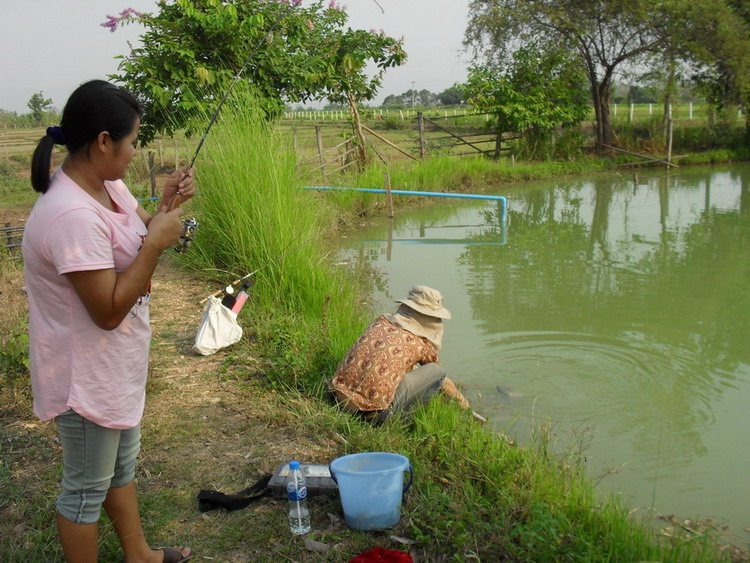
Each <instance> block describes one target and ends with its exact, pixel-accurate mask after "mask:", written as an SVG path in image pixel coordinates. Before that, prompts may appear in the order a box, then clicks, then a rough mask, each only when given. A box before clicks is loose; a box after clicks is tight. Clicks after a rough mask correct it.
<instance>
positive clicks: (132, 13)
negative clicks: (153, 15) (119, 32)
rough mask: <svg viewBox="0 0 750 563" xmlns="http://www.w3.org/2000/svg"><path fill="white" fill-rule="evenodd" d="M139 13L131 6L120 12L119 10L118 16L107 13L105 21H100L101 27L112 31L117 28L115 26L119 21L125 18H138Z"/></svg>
mask: <svg viewBox="0 0 750 563" xmlns="http://www.w3.org/2000/svg"><path fill="white" fill-rule="evenodd" d="M141 15H142V14H141V13H140V12H139V11H137V10H134V9H133V8H125V9H124V10H123V11H122V12H120V14H119V16H110V15H109V14H107V21H105V22H104V23H100V24H99V25H101V26H102V27H106V28H107V29H109V31H110V32H111V33H114V32H115V30H116V29H117V26H118V25H119V24H120V22H121V21H122V20H124V19H126V18H130V17H133V18H140V17H141Z"/></svg>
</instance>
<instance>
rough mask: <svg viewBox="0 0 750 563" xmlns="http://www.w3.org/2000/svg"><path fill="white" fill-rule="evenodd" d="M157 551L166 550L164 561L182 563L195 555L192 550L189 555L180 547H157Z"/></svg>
mask: <svg viewBox="0 0 750 563" xmlns="http://www.w3.org/2000/svg"><path fill="white" fill-rule="evenodd" d="M183 549H190V548H183ZM156 551H163V552H164V563H180V562H181V561H187V560H188V559H190V558H191V557H192V556H193V553H192V552H190V553H189V554H188V555H183V554H182V552H181V551H180V550H179V549H175V548H173V547H157V548H156Z"/></svg>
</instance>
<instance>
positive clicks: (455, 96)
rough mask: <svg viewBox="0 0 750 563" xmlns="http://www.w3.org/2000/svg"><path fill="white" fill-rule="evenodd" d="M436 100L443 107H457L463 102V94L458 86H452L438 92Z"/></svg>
mask: <svg viewBox="0 0 750 563" xmlns="http://www.w3.org/2000/svg"><path fill="white" fill-rule="evenodd" d="M437 99H438V101H439V102H440V103H441V104H443V105H444V106H457V105H459V104H460V103H461V102H463V101H464V93H463V90H461V88H459V87H458V85H456V84H454V85H453V86H451V87H450V88H446V89H445V90H443V91H442V92H440V93H439V94H438V95H437Z"/></svg>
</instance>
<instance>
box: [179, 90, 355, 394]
mask: <svg viewBox="0 0 750 563" xmlns="http://www.w3.org/2000/svg"><path fill="white" fill-rule="evenodd" d="M254 108H255V104H253V102H252V99H251V98H246V97H241V98H240V100H239V103H235V104H233V105H227V106H225V109H224V110H223V113H222V115H221V121H220V122H218V123H217V125H216V126H215V127H214V129H213V130H212V131H211V135H210V137H209V138H208V140H207V142H206V145H205V149H204V151H203V153H202V158H201V160H200V161H199V163H198V166H199V169H198V173H197V179H198V185H199V194H198V196H197V197H196V198H195V199H194V210H195V212H196V214H197V216H198V219H199V222H200V226H199V229H198V231H197V234H196V237H195V242H194V243H193V245H192V246H191V248H190V251H189V252H188V253H187V254H186V255H185V259H184V260H185V262H186V264H187V265H189V266H190V267H192V268H195V269H198V270H202V271H204V272H208V273H209V274H210V275H211V277H212V278H214V279H216V280H219V281H220V283H222V285H226V283H228V282H229V281H232V280H234V279H237V278H240V277H242V276H244V275H246V274H249V273H251V272H256V273H255V274H254V275H253V276H251V277H250V278H248V280H249V281H252V282H254V286H253V287H252V290H251V303H250V304H249V305H248V306H246V308H245V309H243V313H242V316H241V318H242V319H243V322H244V323H246V324H247V325H248V327H249V328H250V329H251V331H255V332H258V333H262V335H263V338H262V339H260V338H259V340H262V341H263V342H265V343H266V346H267V347H270V348H271V350H270V351H271V356H272V357H273V358H275V361H276V362H277V363H276V365H274V366H272V371H273V372H274V373H275V374H276V375H280V376H282V375H283V376H284V377H286V378H287V379H291V381H293V382H295V383H304V384H310V385H315V383H316V382H318V381H319V380H320V378H321V372H331V371H332V370H333V367H335V365H334V364H335V363H336V361H337V359H338V358H340V357H341V356H342V354H343V353H344V352H345V351H346V349H347V348H348V346H349V345H350V344H351V342H353V341H354V340H355V339H356V335H357V334H358V332H359V330H361V328H362V326H363V323H364V319H363V318H362V316H361V313H360V308H359V307H358V306H357V302H358V298H359V296H360V295H361V293H362V292H361V288H359V287H358V286H357V284H356V283H355V281H354V277H353V276H351V274H349V273H347V272H346V271H343V270H335V269H334V268H332V266H331V264H330V261H329V260H327V259H326V252H325V247H324V239H325V236H326V232H327V231H328V229H329V228H330V225H331V224H332V222H333V220H334V217H333V215H332V212H331V211H330V210H329V209H327V208H326V207H324V206H323V205H322V203H321V200H320V198H318V197H316V195H315V194H314V193H311V192H306V191H304V190H301V189H299V184H298V180H297V178H296V175H295V158H294V154H293V152H292V150H291V147H289V146H287V145H286V144H285V143H284V142H283V141H282V138H281V137H280V136H279V135H278V134H276V133H275V132H274V131H273V128H272V127H271V126H270V125H269V124H268V123H266V122H265V121H264V120H263V119H262V118H261V116H260V115H259V114H258V112H256V111H255V109H254ZM219 287H221V285H220V286H219ZM282 379H283V378H282Z"/></svg>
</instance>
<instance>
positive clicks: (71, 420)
mask: <svg viewBox="0 0 750 563" xmlns="http://www.w3.org/2000/svg"><path fill="white" fill-rule="evenodd" d="M55 422H56V423H57V431H58V433H59V435H60V443H61V444H62V450H63V478H62V493H60V496H58V497H57V511H58V512H59V513H60V515H62V516H63V517H65V518H67V519H68V520H70V521H71V522H74V523H76V524H93V523H94V522H97V521H98V520H99V514H100V512H101V507H102V503H103V502H104V499H105V498H106V496H107V491H109V489H110V488H116V487H122V486H124V485H127V484H128V483H130V482H131V481H133V480H134V479H135V460H136V457H138V452H139V451H140V447H141V427H140V424H139V425H138V426H135V427H134V428H129V429H127V430H115V429H113V428H104V427H103V426H99V425H98V424H95V423H93V422H91V421H90V420H88V419H86V418H83V417H82V416H80V415H79V414H78V413H76V412H74V411H72V410H69V411H67V412H65V413H63V414H61V415H60V416H58V417H56V418H55Z"/></svg>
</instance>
